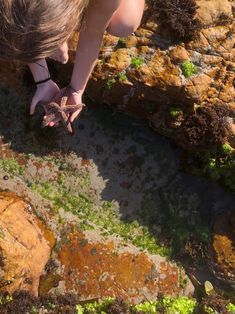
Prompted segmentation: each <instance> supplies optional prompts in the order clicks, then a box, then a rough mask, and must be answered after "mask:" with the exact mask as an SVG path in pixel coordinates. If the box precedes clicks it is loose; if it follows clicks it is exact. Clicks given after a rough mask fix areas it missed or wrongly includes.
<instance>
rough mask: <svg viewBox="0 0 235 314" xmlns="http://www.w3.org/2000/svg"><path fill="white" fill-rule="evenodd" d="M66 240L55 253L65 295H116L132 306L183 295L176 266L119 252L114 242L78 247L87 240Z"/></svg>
mask: <svg viewBox="0 0 235 314" xmlns="http://www.w3.org/2000/svg"><path fill="white" fill-rule="evenodd" d="M68 240H69V241H68V243H66V244H65V245H64V246H63V247H62V248H61V250H60V251H59V253H58V259H59V261H60V263H61V268H62V269H63V270H64V274H63V279H64V280H65V292H71V291H73V292H76V294H78V295H80V297H81V299H89V298H96V297H98V298H104V297H108V296H116V295H118V296H120V297H121V298H123V299H125V300H129V301H132V302H139V301H141V300H142V299H149V300H154V299H156V298H157V296H158V294H159V293H162V294H169V295H179V294H181V293H183V289H182V288H181V287H180V284H179V274H178V268H177V266H176V265H175V264H173V263H170V262H167V261H166V260H165V259H164V258H162V257H159V256H150V255H148V254H147V253H145V252H134V253H133V252H131V251H128V250H123V249H122V250H119V249H118V248H117V247H116V245H115V243H114V242H107V243H105V242H104V243H102V242H92V241H87V242H86V244H85V245H81V242H82V243H85V242H84V240H86V238H85V235H84V234H82V233H77V234H69V235H68Z"/></svg>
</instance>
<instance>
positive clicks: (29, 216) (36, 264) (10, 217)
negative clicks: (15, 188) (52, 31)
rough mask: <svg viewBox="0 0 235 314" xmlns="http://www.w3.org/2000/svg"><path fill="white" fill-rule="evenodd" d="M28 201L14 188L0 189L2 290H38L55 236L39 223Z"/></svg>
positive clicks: (36, 292) (35, 293)
mask: <svg viewBox="0 0 235 314" xmlns="http://www.w3.org/2000/svg"><path fill="white" fill-rule="evenodd" d="M39 226H40V222H39V220H38V218H36V217H35V216H34V215H33V213H32V211H31V207H30V205H29V204H28V203H26V202H25V201H24V200H23V199H21V198H19V197H18V196H16V195H15V194H14V193H11V192H0V252H1V255H0V262H1V263H0V267H1V281H0V290H2V291H8V292H10V293H12V292H14V291H16V290H25V291H28V292H30V293H32V294H34V295H37V294H38V286H39V279H40V276H41V274H42V271H43V269H44V267H45V265H46V263H47V261H48V259H49V257H50V253H51V247H52V246H53V244H54V239H53V237H52V236H51V234H50V232H49V231H46V230H45V229H44V228H41V227H39Z"/></svg>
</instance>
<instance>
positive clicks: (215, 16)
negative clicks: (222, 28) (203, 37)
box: [197, 0, 233, 26]
mask: <svg viewBox="0 0 235 314" xmlns="http://www.w3.org/2000/svg"><path fill="white" fill-rule="evenodd" d="M197 5H198V12H197V17H198V18H199V20H200V22H201V23H202V24H203V25H204V26H211V25H215V24H224V23H229V22H231V20H232V19H233V10H232V2H231V1H229V0H209V1H205V0H199V1H197Z"/></svg>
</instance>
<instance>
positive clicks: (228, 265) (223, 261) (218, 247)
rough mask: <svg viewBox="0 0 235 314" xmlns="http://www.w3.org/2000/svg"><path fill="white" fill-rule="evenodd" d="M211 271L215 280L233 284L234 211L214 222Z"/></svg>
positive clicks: (234, 250)
mask: <svg viewBox="0 0 235 314" xmlns="http://www.w3.org/2000/svg"><path fill="white" fill-rule="evenodd" d="M212 271H213V273H214V274H215V276H216V277H217V278H219V279H221V280H223V281H226V282H229V283H233V284H234V283H235V211H233V212H227V213H223V214H220V215H218V217H217V218H216V220H215V223H214V227H213V238H212Z"/></svg>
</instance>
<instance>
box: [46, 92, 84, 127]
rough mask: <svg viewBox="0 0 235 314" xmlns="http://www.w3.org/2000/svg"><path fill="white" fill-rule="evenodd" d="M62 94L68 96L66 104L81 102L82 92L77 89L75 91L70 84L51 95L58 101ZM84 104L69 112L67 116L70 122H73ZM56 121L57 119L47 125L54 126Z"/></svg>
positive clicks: (78, 103)
mask: <svg viewBox="0 0 235 314" xmlns="http://www.w3.org/2000/svg"><path fill="white" fill-rule="evenodd" d="M63 96H66V97H68V100H67V104H66V105H80V104H82V93H81V92H79V91H75V90H74V89H73V88H72V87H71V86H67V87H65V88H63V89H62V90H61V91H59V92H58V93H57V94H56V95H55V97H53V99H52V100H54V101H55V102H57V103H59V102H60V100H61V98H62V97H63ZM83 108H84V106H81V108H79V109H78V110H77V111H75V112H74V113H72V114H71V116H70V117H69V120H70V122H71V123H72V122H74V120H75V119H76V118H77V116H78V115H79V114H80V112H81V111H82V109H83ZM57 123H58V121H53V122H50V123H49V124H48V126H51V127H53V126H55V125H56V124H57Z"/></svg>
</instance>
